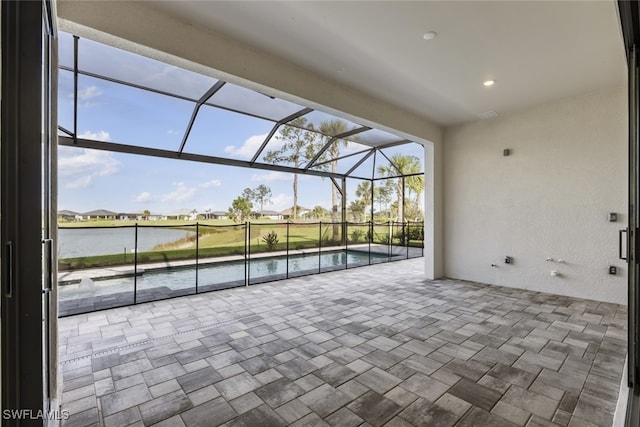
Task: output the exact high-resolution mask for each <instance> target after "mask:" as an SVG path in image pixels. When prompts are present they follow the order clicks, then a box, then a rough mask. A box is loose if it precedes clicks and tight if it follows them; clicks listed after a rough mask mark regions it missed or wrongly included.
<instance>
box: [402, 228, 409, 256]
mask: <svg viewBox="0 0 640 427" xmlns="http://www.w3.org/2000/svg"><path fill="white" fill-rule="evenodd" d="M402 227H403V228H404V225H403V226H402ZM406 227H407V228H406V229H405V230H403V231H402V234H403V235H404V241H405V244H406V245H407V259H409V221H407V222H406Z"/></svg>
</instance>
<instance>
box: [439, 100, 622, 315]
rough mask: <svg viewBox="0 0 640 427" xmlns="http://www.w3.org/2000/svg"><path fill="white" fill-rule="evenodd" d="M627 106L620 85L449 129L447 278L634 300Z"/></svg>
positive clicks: (446, 146)
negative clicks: (626, 254) (621, 238)
mask: <svg viewBox="0 0 640 427" xmlns="http://www.w3.org/2000/svg"><path fill="white" fill-rule="evenodd" d="M626 111H627V108H626V93H625V90H624V88H613V89H608V90H601V91H597V92H594V93H590V94H586V95H582V96H579V97H575V98H570V99H565V100H562V101H558V102H554V103H550V104H545V105H541V106H538V107H535V108H530V109H527V110H523V111H519V112H514V113H511V114H508V115H504V116H499V117H497V118H495V119H492V120H486V121H478V122H475V123H472V124H467V125H462V126H459V127H453V128H450V129H447V130H446V131H445V136H444V167H443V169H444V217H445V228H444V253H445V256H444V272H445V275H446V276H448V277H452V278H458V279H466V280H472V281H477V282H482V283H490V284H496V285H501V286H510V287H516V288H524V289H532V290H537V291H544V292H552V293H558V294H563V295H571V296H578V297H583V298H591V299H595V300H600V301H609V302H617V303H626V264H625V263H624V261H620V260H618V234H617V233H618V229H621V228H624V226H625V223H626V220H627V214H626V212H627V202H626V195H627V157H626V156H627V133H626V132H627V130H626V126H627V118H626V114H627V113H626ZM505 148H508V149H510V150H511V155H510V156H507V157H505V156H503V149H505ZM608 212H616V213H618V222H615V223H611V222H608V219H607V213H608ZM505 256H511V257H512V258H513V263H512V264H505V262H504V259H505ZM547 257H551V258H553V259H554V262H549V261H546V258H547ZM558 259H563V260H564V261H565V262H564V263H559V262H557V260H558ZM491 264H496V265H497V267H491ZM609 265H615V266H617V267H618V274H617V275H616V276H612V275H609V274H608V266H609ZM552 270H555V271H558V272H559V273H560V276H556V277H553V276H551V274H550V272H551V271H552Z"/></svg>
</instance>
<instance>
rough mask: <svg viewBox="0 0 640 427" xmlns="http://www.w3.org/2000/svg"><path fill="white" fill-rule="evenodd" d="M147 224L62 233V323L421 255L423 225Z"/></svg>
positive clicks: (64, 230)
mask: <svg viewBox="0 0 640 427" xmlns="http://www.w3.org/2000/svg"><path fill="white" fill-rule="evenodd" d="M149 223H152V221H144V223H143V224H135V225H132V226H121V227H84V226H82V227H78V226H73V227H64V226H60V227H59V229H58V288H57V289H58V292H57V294H58V302H59V308H58V312H59V315H60V317H63V316H69V315H74V314H81V313H89V312H93V311H97V310H104V309H110V308H115V307H123V306H128V305H133V304H138V303H143V302H149V301H158V300H162V299H166V298H172V297H178V296H184V295H193V294H198V293H202V292H210V291H214V290H221V289H228V288H233V287H238V286H250V285H254V284H258V283H264V282H271V281H275V280H280V279H286V278H291V277H299V276H305V275H310V274H318V273H323V272H328V271H335V270H344V269H349V268H354V267H361V266H366V265H371V264H377V263H383V262H391V261H398V260H403V259H408V258H416V257H422V256H424V224H423V223H421V222H385V223H376V222H371V221H369V222H269V223H250V222H247V223H244V224H236V225H211V224H200V223H195V224H183V225H153V224H152V225H147V224H149ZM83 225H84V224H83Z"/></svg>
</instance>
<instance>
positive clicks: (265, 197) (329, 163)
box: [228, 117, 424, 233]
mask: <svg viewBox="0 0 640 427" xmlns="http://www.w3.org/2000/svg"><path fill="white" fill-rule="evenodd" d="M349 130H351V129H348V128H347V123H346V122H344V121H341V120H335V119H334V120H328V121H323V122H321V123H320V125H319V126H318V127H317V129H316V128H315V127H314V125H313V124H312V123H308V122H307V119H306V118H305V117H299V118H297V119H294V120H292V121H291V122H290V123H288V124H287V125H284V126H283V127H282V129H281V130H280V132H279V133H278V134H277V135H276V136H275V138H277V139H278V140H279V141H280V142H281V145H280V147H279V148H277V149H272V150H269V151H267V152H266V153H265V155H264V157H263V161H265V162H267V163H272V164H287V165H289V166H293V167H295V168H302V167H304V166H305V165H307V164H308V163H309V162H310V161H312V160H313V159H315V160H316V162H315V163H316V164H317V165H318V166H317V167H316V169H320V170H325V171H329V172H332V173H337V172H338V158H339V157H340V152H341V149H343V148H346V147H347V145H348V143H349V140H347V139H336V140H335V141H333V142H332V143H331V145H330V146H329V147H328V148H327V149H326V150H325V151H324V152H322V153H320V150H321V149H322V148H323V147H324V146H325V145H326V144H328V143H329V141H330V140H331V139H332V138H333V136H335V135H340V134H343V133H345V132H348V131H349ZM351 140H352V141H353V142H357V141H358V136H357V135H353V136H352V137H351ZM389 160H390V161H391V164H389V165H381V166H378V167H377V168H376V170H377V173H378V174H379V175H380V176H383V177H384V176H386V177H397V176H401V175H412V174H418V173H419V172H421V167H420V160H419V159H418V158H417V157H415V156H410V155H402V154H394V155H393V156H391V157H390V158H389ZM330 184H331V209H330V211H329V212H328V213H329V214H330V216H331V221H332V222H339V221H340V194H339V190H338V188H337V187H336V186H335V184H334V183H333V181H331V182H330ZM423 189H424V177H423V176H422V175H412V176H407V177H406V178H405V184H404V192H405V193H406V197H405V200H404V203H402V200H403V185H402V179H400V178H390V179H385V180H379V181H376V183H375V184H374V188H373V192H372V191H371V183H370V182H369V181H364V182H362V183H361V184H360V185H358V187H357V189H356V197H357V199H356V200H354V201H352V202H351V203H350V205H349V207H348V208H349V211H350V212H351V215H352V217H353V219H354V220H356V221H360V220H363V219H366V216H367V211H370V210H371V208H370V207H371V206H372V205H373V204H372V199H371V197H372V196H373V201H375V202H377V203H378V209H379V212H380V213H383V209H385V208H388V210H387V214H388V218H389V219H391V218H393V217H395V218H394V219H397V220H403V219H412V220H419V219H421V217H422V210H421V209H420V206H421V201H420V195H421V194H422V190H423ZM298 192H299V184H298V174H297V173H294V174H293V183H292V193H293V206H292V213H291V216H292V217H293V219H294V220H295V219H297V218H298V215H299V212H298V210H299V209H298V208H299V205H298ZM394 193H395V194H394ZM392 195H395V202H394V203H391V202H392ZM271 196H272V193H271V189H270V188H269V187H267V186H266V185H264V184H262V185H260V186H258V187H257V188H255V189H250V188H245V189H244V190H243V192H242V194H241V195H240V196H238V197H237V198H236V199H235V200H233V202H232V204H231V207H229V211H228V216H229V217H230V218H232V219H233V220H235V221H240V222H242V221H244V220H245V219H246V218H248V216H249V215H250V214H251V212H252V210H253V206H254V203H256V204H257V205H259V206H260V210H261V211H263V210H264V205H268V204H269V203H270V201H271V199H270V198H271ZM390 203H391V205H390ZM372 214H373V212H370V213H369V215H372ZM326 215H327V210H326V209H324V208H323V207H321V206H316V207H315V208H314V209H313V210H312V211H311V212H309V214H308V215H307V217H316V218H322V217H326ZM335 232H336V233H337V230H335Z"/></svg>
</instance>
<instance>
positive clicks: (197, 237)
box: [196, 221, 200, 294]
mask: <svg viewBox="0 0 640 427" xmlns="http://www.w3.org/2000/svg"><path fill="white" fill-rule="evenodd" d="M199 250H200V224H199V223H198V221H196V294H197V293H198V258H199V257H198V252H199Z"/></svg>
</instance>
